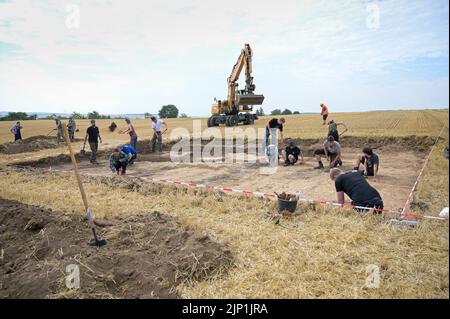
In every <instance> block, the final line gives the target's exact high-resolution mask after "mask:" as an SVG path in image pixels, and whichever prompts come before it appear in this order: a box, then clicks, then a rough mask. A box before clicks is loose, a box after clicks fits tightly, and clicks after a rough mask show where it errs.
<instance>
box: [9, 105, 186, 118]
mask: <svg viewBox="0 0 450 319" xmlns="http://www.w3.org/2000/svg"><path fill="white" fill-rule="evenodd" d="M152 116H153V115H152V114H150V113H148V112H147V113H145V114H144V117H145V118H150V117H152ZM158 116H159V117H160V118H177V117H180V118H187V117H188V116H187V115H186V114H185V113H181V114H179V110H178V108H177V107H176V106H175V105H173V104H168V105H163V106H162V107H161V109H160V110H159V112H158ZM68 117H69V116H57V115H56V114H52V115H49V116H46V117H42V118H39V119H42V120H52V119H54V118H59V119H67V118H68ZM71 117H73V118H74V119H78V120H82V119H89V120H98V119H111V115H103V114H100V113H99V112H97V111H92V112H89V113H88V114H87V115H84V114H81V113H77V112H73V113H72V115H71ZM118 118H121V117H118ZM123 118H125V117H123ZM25 120H38V117H37V114H33V115H28V114H27V113H25V112H9V113H8V115H5V116H2V117H0V121H25Z"/></svg>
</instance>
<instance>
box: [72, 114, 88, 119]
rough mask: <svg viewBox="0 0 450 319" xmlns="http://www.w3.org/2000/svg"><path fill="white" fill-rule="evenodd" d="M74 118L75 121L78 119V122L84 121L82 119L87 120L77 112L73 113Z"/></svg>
mask: <svg viewBox="0 0 450 319" xmlns="http://www.w3.org/2000/svg"><path fill="white" fill-rule="evenodd" d="M72 117H73V118H74V119H76V120H82V119H85V118H86V116H84V115H83V114H81V113H77V112H73V113H72Z"/></svg>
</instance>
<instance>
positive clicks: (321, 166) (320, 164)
mask: <svg viewBox="0 0 450 319" xmlns="http://www.w3.org/2000/svg"><path fill="white" fill-rule="evenodd" d="M314 169H323V163H322V162H320V163H319V166H316V167H314Z"/></svg>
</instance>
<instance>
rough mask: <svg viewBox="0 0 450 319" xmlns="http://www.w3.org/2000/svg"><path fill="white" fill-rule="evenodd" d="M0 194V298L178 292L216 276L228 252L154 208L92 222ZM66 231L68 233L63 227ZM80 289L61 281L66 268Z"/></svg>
mask: <svg viewBox="0 0 450 319" xmlns="http://www.w3.org/2000/svg"><path fill="white" fill-rule="evenodd" d="M98 223H99V224H102V225H103V226H105V227H103V228H102V229H98V233H99V237H101V238H104V239H106V240H107V245H106V246H103V247H94V246H91V245H90V240H91V237H92V234H91V232H90V229H89V228H88V225H87V224H86V222H85V221H84V220H83V218H82V217H81V216H75V215H67V214H64V213H61V212H53V211H51V210H47V209H42V208H39V207H35V206H29V205H25V204H22V203H19V202H15V201H9V200H4V199H0V298H178V297H179V296H178V294H177V291H176V286H177V285H178V284H179V283H181V282H194V281H201V280H206V279H208V278H210V277H211V276H212V275H215V274H222V273H225V272H226V271H227V269H228V268H229V267H231V266H232V263H233V259H232V256H231V253H230V251H229V250H228V249H227V248H225V247H224V246H222V245H219V244H217V243H215V242H213V241H211V240H210V239H209V238H208V237H207V236H202V235H199V234H196V233H194V232H193V231H191V230H189V229H187V228H186V227H184V226H182V225H181V224H179V223H176V222H175V221H173V220H172V219H171V218H170V217H169V216H167V215H164V214H161V213H159V212H152V213H141V214H138V215H134V216H130V217H127V218H122V219H112V220H108V221H106V222H105V221H98ZM69 230H70V231H69ZM70 264H75V265H77V266H78V267H79V270H80V288H79V289H68V288H67V287H66V284H65V282H66V276H68V274H69V273H68V272H66V267H67V266H68V265H70Z"/></svg>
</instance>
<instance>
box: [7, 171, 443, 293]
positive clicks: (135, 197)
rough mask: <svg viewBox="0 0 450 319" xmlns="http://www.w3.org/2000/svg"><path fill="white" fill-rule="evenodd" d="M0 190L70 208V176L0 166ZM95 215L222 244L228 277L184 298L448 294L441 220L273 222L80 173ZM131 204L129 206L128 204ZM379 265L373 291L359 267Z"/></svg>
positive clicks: (257, 205)
mask: <svg viewBox="0 0 450 319" xmlns="http://www.w3.org/2000/svg"><path fill="white" fill-rule="evenodd" d="M0 178H1V180H2V182H3V184H4V185H8V187H3V188H2V191H1V192H0V197H4V198H8V199H15V200H18V201H21V202H25V203H27V204H34V205H41V206H44V207H49V208H52V209H58V210H59V209H62V210H66V211H73V212H74V213H77V214H80V212H81V211H82V205H81V201H80V197H79V193H78V190H77V188H76V182H75V180H74V178H73V177H70V178H68V177H66V176H64V177H61V176H58V175H45V176H42V175H39V174H37V173H28V172H22V171H16V170H14V169H9V168H8V169H2V170H0ZM84 180H85V182H86V189H87V192H88V194H89V200H90V202H91V205H92V207H93V209H94V212H95V214H96V215H97V217H107V216H115V215H133V214H136V213H138V212H139V211H152V210H158V211H161V212H164V213H167V214H169V215H171V216H173V217H175V218H176V219H177V220H178V221H180V222H182V223H183V224H186V225H188V226H189V227H190V228H192V229H194V230H197V231H199V232H202V233H205V234H208V235H209V236H210V237H211V238H212V239H214V240H216V241H219V242H221V243H224V244H226V245H227V246H228V247H229V248H230V249H231V250H232V254H233V256H235V258H236V267H235V268H233V269H231V271H230V272H229V274H228V276H226V277H220V278H219V277H218V278H215V279H212V280H210V281H208V282H205V283H195V284H193V285H187V284H184V285H181V286H179V287H178V289H179V291H180V293H181V294H182V296H183V297H185V298H232V297H233V298H299V297H300V298H340V297H346V298H362V297H367V298H448V297H449V293H448V282H449V276H448V273H449V272H448V263H449V255H448V245H449V242H448V239H449V238H448V234H449V233H448V231H449V230H448V223H446V222H445V223H442V222H436V221H434V222H433V221H424V222H422V223H421V224H420V227H419V228H418V229H414V230H412V229H406V228H402V227H398V226H387V225H384V224H382V223H380V220H378V219H377V218H375V217H372V216H367V215H365V216H364V215H359V214H357V213H355V212H352V211H335V210H329V209H319V210H317V211H310V210H309V211H307V212H306V213H305V214H303V215H301V216H297V217H294V219H292V220H284V221H282V222H281V226H277V225H274V224H273V223H271V222H269V221H268V220H267V219H266V218H265V213H267V212H269V211H272V210H273V209H274V206H273V205H274V204H273V203H270V202H265V201H260V200H258V199H255V198H245V197H226V195H222V194H218V193H210V192H206V193H204V192H200V191H198V192H197V191H193V190H185V189H180V190H177V189H174V188H171V187H168V186H161V185H152V184H144V183H143V182H132V181H130V180H126V179H125V180H120V179H109V178H91V177H90V178H84ZM130 203H133V205H130ZM370 264H375V265H378V266H379V267H380V268H381V283H380V287H379V288H378V289H369V288H367V287H365V280H366V277H367V274H366V267H367V266H368V265H370Z"/></svg>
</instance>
